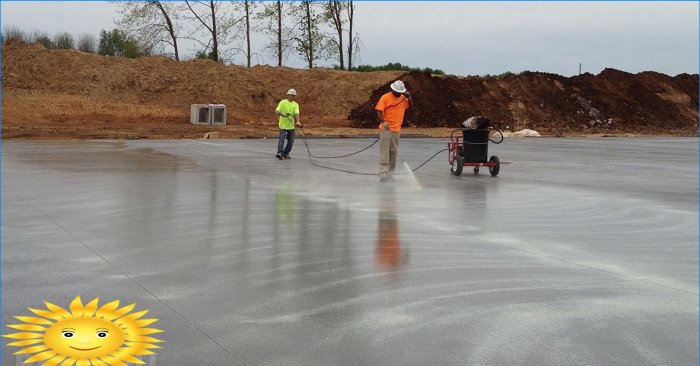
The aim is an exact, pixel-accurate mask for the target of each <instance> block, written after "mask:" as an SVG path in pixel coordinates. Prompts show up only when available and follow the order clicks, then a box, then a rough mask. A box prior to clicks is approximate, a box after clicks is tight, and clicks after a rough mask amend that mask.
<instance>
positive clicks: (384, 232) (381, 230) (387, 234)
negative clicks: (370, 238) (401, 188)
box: [375, 187, 408, 270]
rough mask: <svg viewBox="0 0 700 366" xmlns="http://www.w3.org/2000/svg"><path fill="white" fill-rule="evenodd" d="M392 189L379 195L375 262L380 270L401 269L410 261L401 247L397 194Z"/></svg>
mask: <svg viewBox="0 0 700 366" xmlns="http://www.w3.org/2000/svg"><path fill="white" fill-rule="evenodd" d="M392 188H393V187H391V188H389V189H387V190H386V192H384V193H383V194H380V195H379V215H378V216H377V217H378V220H377V248H376V250H375V260H376V262H377V264H378V265H379V267H380V269H383V270H397V269H400V268H401V267H402V266H403V265H404V264H405V263H406V261H407V259H408V256H407V255H406V254H405V253H404V249H403V248H402V247H401V237H400V236H399V220H398V218H397V212H396V194H395V192H394V190H393V189H392Z"/></svg>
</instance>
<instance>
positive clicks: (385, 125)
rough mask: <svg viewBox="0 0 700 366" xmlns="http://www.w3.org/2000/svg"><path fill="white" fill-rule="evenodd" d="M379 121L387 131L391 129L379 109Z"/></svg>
mask: <svg viewBox="0 0 700 366" xmlns="http://www.w3.org/2000/svg"><path fill="white" fill-rule="evenodd" d="M377 119H378V120H379V123H381V124H382V125H383V126H384V129H385V130H388V129H389V124H388V123H386V121H385V120H384V114H383V113H382V111H380V110H379V109H377Z"/></svg>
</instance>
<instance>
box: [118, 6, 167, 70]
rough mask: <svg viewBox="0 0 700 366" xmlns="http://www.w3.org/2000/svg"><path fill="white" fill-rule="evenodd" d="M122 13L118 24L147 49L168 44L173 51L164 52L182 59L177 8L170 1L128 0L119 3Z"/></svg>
mask: <svg viewBox="0 0 700 366" xmlns="http://www.w3.org/2000/svg"><path fill="white" fill-rule="evenodd" d="M119 6H120V7H121V10H120V11H119V13H120V14H121V15H122V17H123V18H122V19H120V20H119V21H118V22H117V24H118V25H119V27H120V28H121V29H122V30H123V31H124V32H126V33H127V34H129V35H131V36H132V37H134V38H135V39H136V40H137V41H138V43H139V44H141V45H143V47H145V48H146V49H148V50H149V51H150V50H154V49H157V48H161V51H163V50H164V48H163V45H168V46H170V47H172V48H173V52H172V53H170V52H162V53H163V54H166V55H172V57H173V58H175V59H176V60H179V59H180V54H179V51H178V44H177V40H178V33H179V30H180V29H179V26H178V24H177V22H176V21H177V16H178V15H177V10H176V9H175V8H174V7H173V5H172V4H171V3H170V2H167V1H166V2H163V1H126V2H121V3H119Z"/></svg>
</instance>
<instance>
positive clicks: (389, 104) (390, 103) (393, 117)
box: [374, 92, 410, 132]
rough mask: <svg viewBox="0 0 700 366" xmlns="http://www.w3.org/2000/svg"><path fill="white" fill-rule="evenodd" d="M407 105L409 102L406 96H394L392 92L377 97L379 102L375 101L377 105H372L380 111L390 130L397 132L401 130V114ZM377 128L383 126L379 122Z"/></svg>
mask: <svg viewBox="0 0 700 366" xmlns="http://www.w3.org/2000/svg"><path fill="white" fill-rule="evenodd" d="M409 106H410V104H409V103H408V99H406V97H404V96H403V95H399V96H398V97H396V96H394V94H393V93H391V92H389V93H386V94H384V95H382V97H381V98H379V102H377V106H376V107H374V109H375V110H378V111H382V116H383V117H384V120H385V121H386V122H387V123H388V124H389V129H390V130H391V131H392V132H399V131H401V124H402V123H403V114H404V112H405V111H406V110H407V109H408V107H409ZM379 128H384V127H383V126H382V124H381V123H380V124H379Z"/></svg>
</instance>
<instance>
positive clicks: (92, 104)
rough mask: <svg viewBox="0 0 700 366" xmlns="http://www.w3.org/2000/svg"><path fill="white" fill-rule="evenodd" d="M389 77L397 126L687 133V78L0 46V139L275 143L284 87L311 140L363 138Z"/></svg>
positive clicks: (692, 116) (692, 122) (693, 94)
mask: <svg viewBox="0 0 700 366" xmlns="http://www.w3.org/2000/svg"><path fill="white" fill-rule="evenodd" d="M397 78H401V79H402V80H404V82H405V83H406V84H407V87H408V88H409V90H411V93H412V95H413V98H414V102H415V106H416V108H414V109H413V110H412V111H409V112H408V114H407V125H408V126H416V127H428V128H433V127H436V126H444V127H450V128H454V127H456V126H458V125H459V123H460V122H462V121H463V120H464V119H466V118H467V117H469V116H472V115H485V116H488V117H489V118H490V119H491V120H492V122H493V124H494V125H495V126H496V127H499V128H501V129H503V128H506V126H507V127H509V128H510V129H511V130H515V129H523V128H530V129H535V130H538V131H540V132H541V133H545V134H561V133H564V134H565V133H568V132H584V133H595V132H628V133H638V132H643V133H644V132H646V133H658V132H659V131H663V132H666V133H673V134H679V135H697V133H698V123H697V122H698V75H697V74H695V75H685V74H684V75H678V76H675V77H669V76H666V75H663V74H659V73H654V72H644V73H640V74H636V75H633V74H629V73H624V72H621V71H617V70H612V69H607V70H605V71H603V72H602V73H600V74H599V75H591V74H584V75H580V76H576V77H571V78H566V77H562V76H559V75H553V74H546V73H531V72H526V73H522V74H520V75H517V76H516V75H510V76H506V77H503V78H480V77H456V76H434V75H429V74H425V73H420V72H412V73H403V72H372V73H360V72H347V71H339V70H329V69H312V70H298V69H292V68H286V67H271V66H256V67H252V68H246V67H242V66H226V65H223V64H221V63H216V62H213V61H210V60H193V61H187V62H177V61H173V60H170V59H167V58H164V57H148V58H140V59H125V58H120V57H106V56H98V55H94V54H88V53H83V52H79V51H74V50H47V49H45V48H43V47H41V46H38V45H23V44H10V45H3V47H2V96H3V98H2V137H3V138H197V137H202V136H203V135H204V133H205V132H210V131H219V132H220V133H221V136H222V137H224V138H232V137H260V136H275V135H276V129H277V121H276V118H275V116H274V108H275V106H276V105H277V102H278V101H279V100H280V99H281V98H283V97H284V93H285V92H286V91H287V89H289V88H291V87H293V88H295V89H296V90H297V92H298V93H299V97H298V101H299V103H300V105H301V113H302V122H303V123H304V124H305V125H306V126H308V128H305V129H306V130H307V132H309V133H310V134H317V135H357V134H372V133H374V132H375V131H374V129H375V128H376V117H375V112H374V105H375V104H376V102H377V100H378V99H379V96H381V94H383V93H385V92H387V91H388V90H389V84H390V83H391V82H393V81H394V80H396V79H397ZM196 103H223V104H226V105H227V106H228V113H227V120H228V126H226V127H211V126H195V125H192V124H190V123H189V119H190V116H189V113H190V104H196ZM351 127H356V128H365V129H366V130H359V129H352V128H351ZM418 130H420V131H432V130H430V129H416V130H415V131H418ZM436 131H440V130H436ZM421 133H426V134H430V135H432V132H421ZM440 133H442V132H440Z"/></svg>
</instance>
